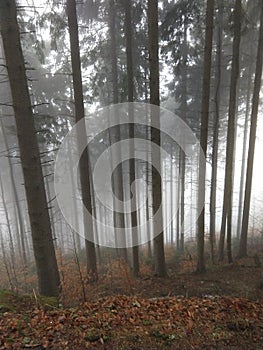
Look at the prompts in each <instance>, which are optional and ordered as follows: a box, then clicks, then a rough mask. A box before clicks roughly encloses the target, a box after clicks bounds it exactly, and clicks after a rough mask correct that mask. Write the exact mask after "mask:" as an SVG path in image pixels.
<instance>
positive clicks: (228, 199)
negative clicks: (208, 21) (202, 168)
mask: <svg viewBox="0 0 263 350" xmlns="http://www.w3.org/2000/svg"><path fill="white" fill-rule="evenodd" d="M240 39H241V0H236V3H235V11H234V40H233V60H232V68H231V81H230V98H229V111H228V128H227V146H226V166H225V184H224V200H223V214H222V221H221V230H220V240H219V252H218V256H219V261H222V260H223V258H224V242H225V230H226V222H227V235H228V237H227V241H228V260H229V262H231V260H232V257H231V249H230V247H229V244H231V235H232V227H231V226H232V196H233V179H232V178H233V161H234V144H235V119H236V104H237V103H236V98H237V82H238V77H239V47H240Z"/></svg>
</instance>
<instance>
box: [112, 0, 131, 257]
mask: <svg viewBox="0 0 263 350" xmlns="http://www.w3.org/2000/svg"><path fill="white" fill-rule="evenodd" d="M109 34H110V42H111V53H110V56H111V69H112V73H111V80H112V81H111V85H112V94H113V95H112V99H111V102H112V103H114V104H117V103H118V102H119V94H118V65H117V54H116V5H115V0H110V1H109ZM116 118H118V116H116ZM109 138H110V145H112V144H114V143H116V142H119V141H120V139H121V131H120V126H119V125H116V126H115V127H114V128H111V129H110V130H109ZM111 156H112V158H114V157H116V158H117V160H120V159H121V149H120V148H118V152H117V153H116V154H111ZM112 188H113V192H114V194H115V196H116V197H117V198H118V199H119V200H120V201H123V198H124V194H123V176H122V165H120V166H118V168H117V169H115V171H114V172H113V176H112ZM113 205H114V207H115V208H116V205H115V201H114V200H113ZM113 221H114V226H115V227H116V228H122V229H123V241H122V242H120V243H121V244H122V246H125V240H126V238H125V216H124V213H122V212H118V211H116V210H114V212H113ZM116 244H117V245H118V242H116ZM117 253H118V254H119V255H120V256H121V257H122V258H123V259H124V260H125V261H126V262H127V261H128V257H127V249H126V248H121V249H117Z"/></svg>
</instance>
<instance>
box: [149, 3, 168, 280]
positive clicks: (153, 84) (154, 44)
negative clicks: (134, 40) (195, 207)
mask: <svg viewBox="0 0 263 350" xmlns="http://www.w3.org/2000/svg"><path fill="white" fill-rule="evenodd" d="M148 37H149V64H150V103H151V104H153V105H157V106H159V105H160V93H159V55H158V47H159V43H158V1H157V0H148ZM151 118H157V120H156V121H155V125H157V127H156V128H151V142H152V143H155V144H156V145H157V146H159V147H160V145H161V135H160V129H159V127H160V116H153V115H152V116H151ZM158 126H159V127H158ZM152 157H155V162H154V164H157V166H158V168H159V169H161V159H160V153H159V152H158V153H157V152H152ZM152 191H153V192H152V196H153V215H155V214H156V212H157V211H158V209H159V207H160V206H161V204H162V183H161V176H160V174H158V171H157V169H156V168H155V167H153V168H152ZM160 220H161V221H162V222H160V223H158V226H160V227H163V218H162V216H161V218H160ZM153 229H154V230H156V222H155V220H153ZM154 235H155V233H154ZM154 258H155V271H156V274H157V275H158V276H159V277H164V276H166V266H165V254H164V237H163V232H161V233H160V234H159V235H157V236H155V238H154Z"/></svg>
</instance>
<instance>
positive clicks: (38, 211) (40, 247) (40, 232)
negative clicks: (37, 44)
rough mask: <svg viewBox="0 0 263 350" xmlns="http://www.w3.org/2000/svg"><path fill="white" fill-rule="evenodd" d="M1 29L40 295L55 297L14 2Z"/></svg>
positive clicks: (7, 5) (3, 14)
mask: <svg viewBox="0 0 263 350" xmlns="http://www.w3.org/2000/svg"><path fill="white" fill-rule="evenodd" d="M0 25H1V35H2V39H3V47H4V53H5V59H6V67H7V72H8V76H9V81H10V87H11V94H12V99H13V108H14V114H15V120H16V129H17V137H18V143H19V148H20V158H21V163H22V170H23V175H24V183H25V190H26V197H27V205H28V212H29V219H30V225H31V233H32V241H33V248H34V255H35V260H36V267H37V275H38V282H39V292H40V294H43V295H46V296H57V295H58V293H59V285H60V280H59V273H58V267H57V261H56V256H55V250H54V245H53V240H52V232H51V225H50V218H49V213H48V205H47V199H46V193H45V185H44V180H43V174H42V168H41V163H40V154H39V148H38V143H37V138H36V132H35V128H34V118H33V112H32V107H31V101H30V96H29V91H28V85H27V77H26V71H25V65H24V57H23V53H22V48H21V42H20V34H19V28H18V23H17V11H16V3H15V0H3V1H1V4H0Z"/></svg>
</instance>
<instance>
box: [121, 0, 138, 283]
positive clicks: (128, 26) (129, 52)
mask: <svg viewBox="0 0 263 350" xmlns="http://www.w3.org/2000/svg"><path fill="white" fill-rule="evenodd" d="M124 4H125V34H126V59H127V91H128V102H131V103H132V102H133V100H134V84H133V79H134V77H133V43H132V28H133V26H132V17H131V0H125V1H124ZM129 119H130V120H131V121H132V122H133V121H134V113H133V106H132V105H130V106H129ZM134 137H135V135H134V124H133V123H131V124H130V125H129V139H130V160H129V168H130V188H131V186H132V184H133V183H134V181H135V158H134V156H135V155H134V149H135V144H134ZM136 198H137V195H136V188H134V193H133V201H134V203H136ZM131 225H132V235H133V236H135V237H134V241H135V242H136V241H137V240H138V239H137V237H138V232H137V210H136V209H135V210H133V211H132V212H131ZM132 260H133V275H134V276H135V277H137V276H138V275H139V269H140V266H139V247H138V246H137V245H135V246H133V247H132Z"/></svg>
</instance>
